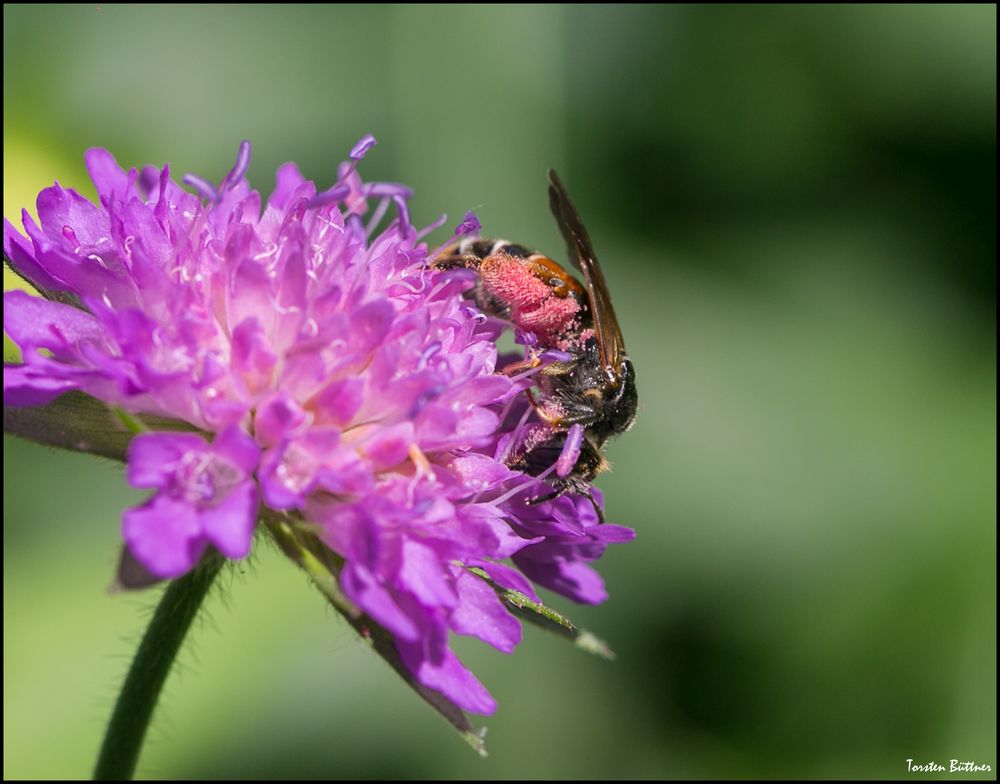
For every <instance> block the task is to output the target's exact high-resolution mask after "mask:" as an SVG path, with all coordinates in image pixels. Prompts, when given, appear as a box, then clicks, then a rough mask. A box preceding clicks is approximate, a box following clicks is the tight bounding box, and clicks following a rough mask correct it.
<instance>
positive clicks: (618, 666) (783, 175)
mask: <svg viewBox="0 0 1000 784" xmlns="http://www.w3.org/2000/svg"><path fill="white" fill-rule="evenodd" d="M3 15H4V33H3V36H4V39H3V40H4V53H3V63H4V85H3V86H4V95H3V102H4V118H3V123H4V194H3V196H4V199H3V201H4V215H5V216H8V217H10V218H12V219H14V220H15V222H16V220H17V217H18V214H19V210H20V208H21V207H22V206H31V205H33V202H34V195H35V193H37V191H38V190H40V189H41V188H42V187H45V186H46V185H48V184H51V182H52V181H53V180H54V179H58V180H59V181H60V182H61V183H63V184H65V185H71V186H74V187H77V188H78V189H80V190H82V191H83V192H84V193H87V194H90V195H92V194H93V191H92V189H91V187H90V185H89V182H88V181H87V178H86V174H85V170H84V167H83V161H82V154H83V151H84V150H85V149H86V148H87V147H89V146H95V145H97V146H105V147H108V148H109V149H111V150H112V151H113V152H114V153H115V155H116V156H117V157H118V160H119V161H120V162H121V163H123V164H124V165H126V166H131V165H141V164H144V163H147V162H149V163H163V162H164V161H170V162H171V164H172V165H173V167H174V171H175V172H177V173H178V174H180V173H183V172H187V171H194V172H198V173H200V174H202V175H204V176H206V177H207V178H209V179H213V180H214V179H218V178H219V177H220V176H221V175H222V174H224V173H225V172H226V171H227V170H228V168H229V167H230V166H231V164H232V160H233V158H234V155H235V152H236V147H237V144H238V143H239V141H240V140H241V139H243V138H249V139H252V140H253V142H254V161H253V164H252V168H251V171H250V179H251V182H253V183H254V184H255V186H256V187H258V188H259V189H260V190H261V191H263V192H265V193H267V192H269V191H270V189H271V187H272V183H273V172H274V169H275V167H276V166H277V165H278V164H280V163H282V162H284V161H286V160H295V161H297V162H298V163H299V164H300V165H301V167H302V169H303V171H304V172H305V173H306V175H307V176H308V177H310V178H313V179H315V180H317V181H318V182H319V183H321V184H329V183H331V182H332V181H333V179H334V172H335V167H336V164H337V162H338V161H340V160H342V159H343V157H344V155H345V153H346V151H347V150H348V149H349V148H350V146H351V145H352V144H353V143H354V141H355V140H356V139H358V138H359V137H360V136H361V135H363V134H364V133H367V132H371V133H374V134H375V135H376V136H377V137H378V140H379V145H378V146H377V147H376V148H375V150H374V151H373V152H372V153H371V154H369V156H368V158H367V159H366V160H365V162H364V164H363V166H364V173H365V175H366V177H367V178H369V179H372V178H385V179H389V180H394V181H401V182H406V183H408V184H410V185H411V186H413V187H414V188H415V190H416V193H417V198H416V200H415V201H414V204H413V212H414V218H415V220H416V222H418V223H420V222H424V223H426V222H430V221H431V220H433V219H434V218H436V217H437V215H438V214H439V213H440V212H448V213H449V215H450V216H452V218H453V219H454V218H457V217H458V216H460V215H461V213H462V212H463V211H464V210H466V209H469V208H474V209H476V210H477V212H478V214H479V217H480V219H481V220H482V222H483V224H484V227H485V230H486V231H487V232H489V233H492V234H495V235H499V236H503V237H507V238H509V239H513V240H517V241H520V242H522V243H525V244H529V245H534V246H536V247H539V248H542V249H547V250H549V252H551V253H554V254H559V253H561V248H562V243H561V241H560V240H559V237H558V234H557V231H556V229H555V227H554V225H553V224H552V221H551V219H550V217H549V214H548V210H547V207H546V198H545V169H546V168H547V167H548V166H555V167H556V168H557V169H558V170H559V171H560V173H561V174H562V175H563V178H564V180H565V181H566V182H567V183H568V185H569V187H570V190H571V192H572V193H573V195H574V197H575V200H576V201H577V203H578V205H579V206H580V209H581V211H582V213H583V215H584V217H585V219H586V221H587V222H588V224H589V227H590V231H591V234H592V235H593V237H594V239H595V243H596V246H597V248H598V249H599V252H600V253H601V255H602V259H603V264H604V267H605V270H606V274H607V277H608V279H609V282H610V287H611V290H612V292H613V294H614V298H615V302H616V303H617V306H618V310H619V315H620V320H621V322H622V324H623V329H624V333H625V336H626V338H627V342H628V346H629V349H630V352H631V354H632V356H633V359H634V360H635V364H636V367H637V371H638V379H639V390H640V397H641V402H642V407H641V410H640V414H639V418H638V423H637V425H636V427H635V429H634V430H633V431H632V432H630V433H628V434H627V435H626V436H624V437H622V438H621V439H619V440H618V441H616V442H615V443H614V444H613V445H612V446H611V447H610V449H609V454H610V456H611V458H612V459H613V461H614V464H615V470H614V472H613V473H611V474H610V475H608V476H607V477H604V478H602V479H601V480H600V482H599V484H600V486H601V487H602V488H603V489H604V490H605V491H606V493H607V498H608V507H609V517H610V518H611V519H612V520H614V521H616V522H622V523H626V524H628V525H631V526H634V527H635V528H636V529H637V531H638V538H637V540H636V542H635V543H634V544H631V545H624V546H618V547H616V548H614V549H612V551H610V552H609V553H608V554H607V556H606V557H605V558H604V560H603V561H602V563H601V565H600V568H601V571H602V573H603V574H604V576H605V578H606V580H607V582H608V585H609V589H610V593H611V599H610V600H609V601H608V602H607V603H606V604H605V605H604V606H601V607H598V608H574V607H571V606H569V603H568V602H565V601H563V600H561V599H559V598H553V597H551V596H549V598H551V599H552V603H553V604H554V605H555V606H557V607H559V608H560V609H563V610H565V611H567V612H568V613H570V614H571V615H572V617H574V618H575V619H576V620H578V621H579V622H581V623H582V624H583V625H585V626H588V627H589V628H591V629H593V630H594V631H595V632H597V633H599V634H600V635H601V636H603V637H606V638H607V639H609V640H610V641H611V642H612V644H613V646H614V648H615V649H616V651H617V653H618V660H617V661H616V662H614V663H612V664H609V663H607V662H603V661H600V660H597V659H592V658H589V657H588V656H587V655H585V654H583V653H581V652H579V651H576V650H573V649H571V648H570V647H568V646H567V645H566V644H565V643H564V642H563V641H562V640H561V639H558V638H556V637H553V636H549V635H547V634H546V633H544V632H542V631H539V630H536V629H528V630H527V632H526V637H525V641H524V643H523V644H522V646H521V648H520V649H519V651H518V652H517V653H516V655H514V656H510V657H506V656H503V655H501V654H498V653H496V652H494V651H492V650H490V649H487V648H486V647H485V646H483V645H480V644H477V643H474V642H473V643H467V642H466V641H462V642H460V643H459V646H458V647H459V650H460V652H461V655H462V656H463V657H464V658H465V659H466V660H467V661H468V662H469V663H470V664H471V665H472V666H473V668H474V669H475V671H476V672H477V673H478V675H479V677H480V678H481V679H482V680H483V681H484V683H485V684H486V685H487V686H488V688H490V689H491V690H492V692H493V694H494V695H495V696H496V697H497V698H498V700H499V702H500V705H501V708H500V711H499V712H498V713H497V715H496V716H494V717H492V718H490V719H488V720H486V721H485V724H486V725H487V726H488V727H489V735H488V738H487V740H488V745H489V749H490V753H491V755H490V757H489V759H487V760H485V761H483V760H480V759H478V758H477V757H476V756H475V755H474V754H473V753H471V752H470V751H469V749H468V748H467V747H466V746H465V745H464V744H463V743H462V742H461V741H460V740H459V739H458V738H457V737H455V736H453V734H452V733H451V730H450V729H449V727H448V726H447V725H446V724H445V723H444V722H442V721H441V720H440V719H438V718H437V717H436V716H435V715H433V714H432V713H431V712H430V711H429V710H428V709H427V708H426V707H425V706H424V705H423V704H422V703H420V702H419V701H418V700H417V699H416V698H415V697H414V696H413V695H412V694H411V693H410V692H409V691H408V690H407V689H406V688H405V687H404V686H403V685H402V683H401V682H400V681H398V679H397V678H396V676H395V675H393V674H392V673H391V672H390V671H389V670H388V669H387V668H386V667H385V666H384V664H383V663H382V662H380V661H379V660H377V659H376V657H374V656H373V655H371V654H370V653H369V652H368V651H367V650H366V649H365V648H364V647H363V646H362V645H361V644H359V643H358V642H356V641H355V639H354V637H353V634H352V632H351V631H350V630H349V629H348V628H347V627H346V625H345V624H343V623H342V622H340V620H339V619H338V618H337V617H336V616H335V615H334V614H333V613H332V612H330V611H328V610H327V609H326V607H325V605H324V602H323V600H322V599H321V598H320V596H319V595H318V594H317V593H316V592H315V591H313V590H312V589H311V588H310V587H309V585H308V584H307V582H306V580H305V578H304V577H302V576H301V575H300V574H299V573H297V572H296V571H295V570H294V569H293V568H292V567H291V566H290V565H289V564H286V563H285V562H284V561H283V560H282V559H281V558H279V557H278V556H277V555H276V554H275V553H273V552H270V551H268V550H266V549H262V550H260V551H259V552H257V554H256V556H255V557H254V559H253V561H252V563H249V564H244V565H241V567H240V568H239V570H238V572H237V573H236V574H234V575H233V576H232V578H231V579H230V580H229V581H228V584H227V587H226V590H225V591H224V592H223V593H221V594H218V595H216V596H215V597H213V599H212V600H211V602H210V606H209V616H210V618H209V620H208V622H207V623H205V624H204V625H203V626H202V627H200V628H199V629H198V630H197V632H196V634H195V637H194V640H193V644H192V645H190V646H189V647H188V649H187V651H186V653H185V654H184V656H183V665H184V666H183V668H182V670H181V671H180V672H177V673H175V675H173V676H172V678H171V680H170V682H169V683H168V685H167V689H166V695H165V699H164V702H163V704H162V705H161V710H160V711H159V713H158V716H157V719H156V722H155V725H154V727H153V729H152V733H151V737H150V740H149V743H148V746H147V748H146V751H145V753H144V755H143V757H142V760H141V764H140V773H141V774H142V775H145V776H150V777H154V776H155V777H167V778H169V777H228V778H241V777H254V778H257V777H274V778H278V777H281V778H294V777H319V778H343V777H359V778H370V777H383V778H384V777H401V778H428V777H441V778H449V777H467V778H497V777H510V778H546V777H563V778H566V777H589V778H595V777H619V776H620V777H626V778H654V777H681V776H683V777H741V778H753V777H880V776H893V777H902V776H905V775H907V774H906V760H907V759H908V758H912V759H915V760H916V761H917V762H927V761H932V760H933V761H939V762H944V763H945V764H947V761H948V760H950V759H952V758H957V759H959V760H975V761H977V762H979V763H980V764H984V763H985V764H989V765H991V766H992V767H993V769H994V770H995V769H996V740H995V738H996V696H995V695H996V599H995V588H996V550H995V548H996V533H995V522H996V496H995V493H996V479H995V471H996V407H995V406H996V342H995V323H996V310H995V299H994V288H995V282H996V269H995V259H996V240H995V231H996V218H995V211H996V174H995V172H996V8H995V6H988V5H982V6H964V7H963V6H929V5H923V6H900V5H894V6H871V7H863V6H850V7H821V8H804V7H789V6H778V7H767V6H758V7H726V6H710V7H700V6H699V7H694V6H674V7H655V6H614V7H611V6H586V7H572V6H533V7H527V6H520V7H504V6H491V7H487V6H475V7H472V6H469V7H462V6H455V7H444V6H431V7H421V6H399V7H387V6H374V7H369V6H365V7H352V6H338V7H316V6H309V7H305V6H301V7H297V6H292V5H283V6H281V7H275V6H270V7H269V6H246V7H235V6H233V7H213V6H203V7H190V6H189V7H180V8H168V7H156V6H143V7H118V6H104V5H81V6H66V7H59V6H38V7H26V6H20V7H19V6H11V5H5V6H4V11H3ZM442 238H443V234H442ZM5 281H6V279H5ZM7 282H8V283H9V281H7ZM4 491H5V492H4V697H3V702H4V776H5V778H21V777H24V778H40V777H53V778H60V777H81V776H83V777H86V776H87V775H89V773H90V770H91V765H92V763H93V760H94V759H95V754H96V750H97V748H98V744H99V741H100V737H101V733H102V730H103V727H104V724H105V722H106V720H107V717H108V715H109V712H110V708H111V705H112V701H113V699H114V696H115V694H116V687H117V685H118V683H119V682H120V678H121V676H122V675H123V673H124V671H125V669H126V667H127V664H128V661H129V658H130V656H131V654H132V652H133V650H134V647H135V645H136V643H137V640H138V638H139V636H140V635H141V632H142V629H143V627H144V623H145V621H146V619H147V618H148V615H149V612H150V609H151V607H152V606H153V605H154V604H155V601H156V593H155V592H154V593H152V594H145V595H140V596H123V595H116V596H108V595H107V594H106V593H105V588H106V586H107V584H108V582H109V580H110V578H111V575H112V572H113V567H114V561H115V556H116V553H117V550H118V526H119V516H120V512H121V509H122V508H123V507H124V506H125V505H126V504H129V503H133V502H134V501H135V500H136V494H135V493H132V492H130V491H129V490H128V489H127V488H126V486H125V482H124V479H123V477H122V472H121V469H120V467H117V466H114V465H110V464H105V463H101V462H100V461H98V460H96V459H89V458H87V457H83V456H77V455H69V454H57V453H54V452H50V451H47V450H45V449H42V448H38V447H34V446H31V445H26V444H23V443H18V442H15V441H13V440H10V439H6V440H5V450H4ZM993 775H995V774H988V777H993ZM966 777H968V776H966Z"/></svg>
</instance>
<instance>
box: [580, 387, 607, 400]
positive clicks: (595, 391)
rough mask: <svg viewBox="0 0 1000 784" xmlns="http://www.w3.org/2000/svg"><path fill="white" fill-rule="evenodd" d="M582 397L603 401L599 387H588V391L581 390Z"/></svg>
mask: <svg viewBox="0 0 1000 784" xmlns="http://www.w3.org/2000/svg"><path fill="white" fill-rule="evenodd" d="M583 396H584V397H589V398H593V399H594V400H603V399H604V393H603V392H601V390H600V387H590V388H589V389H585V390H583Z"/></svg>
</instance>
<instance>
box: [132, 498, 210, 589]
mask: <svg viewBox="0 0 1000 784" xmlns="http://www.w3.org/2000/svg"><path fill="white" fill-rule="evenodd" d="M122 536H123V537H124V539H125V544H126V545H128V548H129V551H130V552H131V553H132V555H134V556H135V559H136V560H137V561H138V562H139V563H141V564H142V565H143V566H144V567H146V569H148V570H149V572H150V573H151V574H154V575H155V576H157V577H162V578H164V579H168V578H171V577H179V576H180V575H182V574H184V573H186V572H188V571H190V570H191V568H192V567H193V566H194V565H195V564H196V563H198V559H199V558H201V554H202V553H203V552H204V551H205V546H206V543H205V538H204V537H203V536H202V533H201V525H200V523H199V521H198V514H197V511H196V510H195V509H194V507H192V506H189V505H188V504H185V503H182V502H180V501H177V500H175V499H172V498H169V497H167V496H165V495H164V494H162V493H160V494H157V495H156V496H154V497H153V498H152V500H150V501H149V502H147V503H146V504H144V505H143V506H140V507H137V508H135V509H128V510H126V511H125V514H124V515H122Z"/></svg>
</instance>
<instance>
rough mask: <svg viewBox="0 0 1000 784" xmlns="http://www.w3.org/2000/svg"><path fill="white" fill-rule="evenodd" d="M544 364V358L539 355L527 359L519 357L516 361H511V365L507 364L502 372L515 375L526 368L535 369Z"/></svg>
mask: <svg viewBox="0 0 1000 784" xmlns="http://www.w3.org/2000/svg"><path fill="white" fill-rule="evenodd" d="M541 364H542V360H540V359H539V358H538V357H531V358H530V359H529V358H525V359H519V360H517V361H516V362H511V363H510V364H509V365H505V366H504V369H503V370H501V371H500V372H501V373H503V374H504V375H505V376H515V375H517V374H518V373H521V372H523V371H525V370H534V369H535V368H536V367H538V366H539V365H541Z"/></svg>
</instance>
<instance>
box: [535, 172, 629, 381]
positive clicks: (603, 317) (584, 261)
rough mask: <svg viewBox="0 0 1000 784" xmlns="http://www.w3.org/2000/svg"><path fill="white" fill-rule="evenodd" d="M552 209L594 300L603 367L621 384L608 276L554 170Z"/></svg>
mask: <svg viewBox="0 0 1000 784" xmlns="http://www.w3.org/2000/svg"><path fill="white" fill-rule="evenodd" d="M549 207H550V209H551V210H552V214H553V215H554V216H555V219H556V223H558V224H559V229H560V231H562V235H563V238H564V239H565V240H566V246H567V248H568V250H569V257H570V260H571V261H572V262H573V266H574V267H576V268H577V269H578V270H580V272H582V273H583V281H584V283H585V284H586V286H587V297H588V299H589V300H590V312H591V314H593V318H594V332H595V333H596V336H597V348H598V351H599V353H600V358H601V364H602V365H603V366H604V370H605V372H606V373H607V374H608V377H609V378H610V379H611V380H612V381H613V382H616V383H617V382H618V381H619V380H620V374H619V370H620V368H621V366H622V360H623V359H624V358H625V341H624V339H623V338H622V330H621V327H620V326H618V317H617V316H616V315H615V309H614V307H612V305H611V294H609V293H608V284H607V282H606V281H605V280H604V273H603V272H601V265H600V264H599V263H598V262H597V255H596V254H595V253H594V248H593V246H592V245H591V244H590V236H589V235H588V234H587V230H586V229H585V228H584V226H583V222H582V221H581V220H580V215H579V213H577V211H576V207H575V206H574V205H573V201H572V199H570V197H569V194H568V193H567V192H566V188H565V186H563V184H562V180H560V179H559V175H557V174H556V173H555V170H554V169H549Z"/></svg>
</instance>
